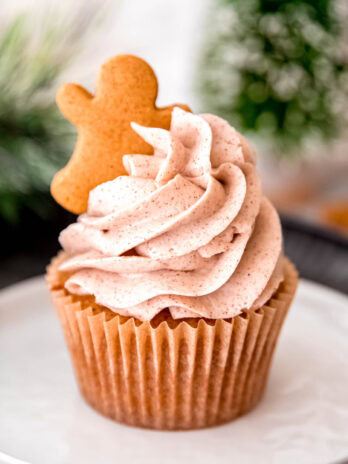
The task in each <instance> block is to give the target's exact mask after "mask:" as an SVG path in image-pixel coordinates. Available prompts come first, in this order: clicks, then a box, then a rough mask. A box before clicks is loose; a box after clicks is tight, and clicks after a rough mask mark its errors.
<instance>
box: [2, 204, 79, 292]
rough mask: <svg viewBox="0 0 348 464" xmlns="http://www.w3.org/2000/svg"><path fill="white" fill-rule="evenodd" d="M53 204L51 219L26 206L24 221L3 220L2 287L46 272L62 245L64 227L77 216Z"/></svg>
mask: <svg viewBox="0 0 348 464" xmlns="http://www.w3.org/2000/svg"><path fill="white" fill-rule="evenodd" d="M52 202H53V200H52ZM52 208H55V209H54V214H52V217H51V219H47V218H40V217H39V216H37V215H36V214H35V213H33V212H30V211H29V210H25V211H24V212H23V215H22V218H21V219H22V220H21V223H20V224H16V225H14V226H11V225H9V224H8V223H6V222H5V221H1V220H0V243H1V245H0V288H3V287H6V286H7V285H11V284H14V283H16V282H19V281H21V280H24V279H27V278H29V277H33V276H36V275H40V274H43V273H44V272H45V268H46V266H47V264H48V263H49V260H50V259H51V257H52V256H54V255H55V254H56V253H57V251H58V249H59V243H58V234H59V232H60V230H62V229H63V228H64V227H66V226H67V225H68V224H69V223H71V222H73V221H74V220H75V218H76V216H74V215H73V214H70V213H68V212H66V211H65V210H63V209H62V208H60V207H58V208H56V207H55V206H54V205H53V203H52Z"/></svg>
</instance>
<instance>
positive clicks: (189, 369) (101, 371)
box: [47, 254, 298, 430]
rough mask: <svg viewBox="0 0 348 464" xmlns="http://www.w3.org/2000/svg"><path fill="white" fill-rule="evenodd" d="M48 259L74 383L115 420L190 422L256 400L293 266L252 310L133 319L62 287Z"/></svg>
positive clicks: (203, 421)
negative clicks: (219, 316) (217, 316)
mask: <svg viewBox="0 0 348 464" xmlns="http://www.w3.org/2000/svg"><path fill="white" fill-rule="evenodd" d="M63 259H64V255H63V254H61V255H59V256H58V257H57V258H55V259H54V260H53V261H52V264H51V266H50V267H49V269H48V273H47V281H48V283H49V286H50V288H51V292H52V296H53V301H54V304H55V307H56V309H57V313H58V317H59V319H60V321H61V325H62V327H63V331H64V335H65V339H66V342H67V345H68V348H69V351H70V354H71V358H72V361H73V365H74V370H75V374H76V379H77V383H78V385H79V388H80V391H81V393H82V395H83V397H84V398H85V399H86V401H87V402H88V403H89V404H90V405H91V406H92V407H94V408H95V409H97V410H98V411H99V412H101V413H102V414H104V415H105V416H108V417H110V418H112V419H114V420H116V421H118V422H122V423H126V424H129V425H134V426H140V427H148V428H154V429H169V430H174V429H195V428H201V427H208V426H213V425H216V424H219V423H223V422H227V421H230V420H232V419H233V418H235V417H237V416H240V415H242V414H244V413H246V412H247V411H249V410H250V409H252V408H253V407H254V406H255V405H256V404H257V403H258V402H259V400H260V399H261V397H262V394H263V392H264V389H265V384H266V380H267V377H268V371H269V367H270V363H271V359H272V355H273V351H274V348H275V345H276V342H277V339H278V335H279V332H280V329H281V326H282V323H283V321H284V318H285V316H286V313H287V311H288V308H289V306H290V303H291V301H292V299H293V297H294V294H295V291H296V286H297V280H298V278H297V273H296V270H295V268H294V266H293V265H292V264H291V263H290V262H289V261H288V260H286V261H285V280H284V282H283V283H282V284H281V285H280V287H279V289H278V291H277V292H276V294H275V295H274V296H273V297H272V298H271V299H270V300H269V301H268V303H267V304H266V305H264V306H263V307H262V308H260V309H258V310H253V311H248V312H245V313H243V314H241V315H239V316H236V317H234V318H232V319H229V320H208V319H202V318H201V319H185V320H173V319H172V318H171V317H170V316H169V314H165V313H164V314H163V315H162V316H161V317H160V318H158V319H155V320H154V321H151V322H150V321H146V322H141V321H139V320H135V319H134V318H131V317H128V318H126V317H122V316H119V315H117V314H115V313H112V312H111V311H109V310H108V309H106V308H102V307H100V306H98V305H96V304H95V303H94V300H93V298H91V297H78V296H74V295H71V294H69V293H68V292H67V291H66V290H65V289H64V288H63V282H64V280H65V278H66V276H65V277H64V275H62V273H60V272H58V271H57V268H58V265H59V263H60V262H61V261H62V260H63Z"/></svg>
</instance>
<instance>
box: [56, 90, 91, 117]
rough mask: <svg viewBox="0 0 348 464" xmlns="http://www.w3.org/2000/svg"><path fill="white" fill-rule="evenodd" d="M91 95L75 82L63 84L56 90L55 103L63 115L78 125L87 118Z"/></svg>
mask: <svg viewBox="0 0 348 464" xmlns="http://www.w3.org/2000/svg"><path fill="white" fill-rule="evenodd" d="M92 98H93V95H91V94H90V93H89V92H88V91H87V90H86V89H84V88H83V87H81V86H80V85H76V84H64V85H62V86H61V87H60V88H59V90H58V92H57V105H58V107H59V109H60V111H61V112H62V113H63V114H64V116H65V117H66V118H67V119H69V121H71V122H72V123H73V124H75V125H76V126H79V125H81V124H83V123H84V122H86V121H87V120H88V119H89V115H90V111H89V110H90V106H91V101H92Z"/></svg>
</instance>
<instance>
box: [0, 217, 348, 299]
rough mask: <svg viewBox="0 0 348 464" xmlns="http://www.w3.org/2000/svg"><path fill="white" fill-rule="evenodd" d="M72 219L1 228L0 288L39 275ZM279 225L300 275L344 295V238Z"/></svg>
mask: <svg viewBox="0 0 348 464" xmlns="http://www.w3.org/2000/svg"><path fill="white" fill-rule="evenodd" d="M74 218H75V216H74V215H72V214H68V213H66V212H65V211H63V210H62V211H61V216H60V218H59V221H58V223H57V222H55V223H50V222H47V221H44V220H41V219H38V218H36V219H35V221H32V222H30V221H29V222H28V221H26V223H25V225H23V227H22V228H20V229H19V230H18V228H16V229H14V230H11V229H10V228H8V227H7V229H6V228H4V227H2V228H1V229H0V230H1V237H2V238H3V239H2V240H1V243H2V249H1V250H0V259H1V266H0V288H3V287H6V286H7V285H11V284H14V283H16V282H19V281H21V280H23V279H27V278H29V277H33V276H36V275H40V274H43V273H44V272H45V268H46V266H47V264H48V263H49V261H50V259H51V258H52V256H54V255H55V254H56V253H57V251H58V249H59V244H58V240H57V238H58V234H59V231H60V230H61V229H62V228H64V227H65V226H66V225H67V224H69V223H70V222H72V221H74V220H75V219H74ZM27 219H29V218H27ZM28 224H30V226H29V225H28ZM282 224H283V231H284V244H285V253H286V255H287V256H289V257H290V259H291V260H292V261H293V262H294V263H295V264H296V267H297V269H298V271H299V273H300V275H301V277H303V278H305V279H310V280H313V281H315V282H319V283H321V284H324V285H327V286H329V287H331V288H334V289H336V290H339V291H341V292H344V293H346V294H348V239H347V238H345V237H344V236H341V235H339V234H337V233H335V232H332V231H331V230H326V229H322V228H319V227H316V226H313V225H311V224H309V223H306V222H301V221H299V220H297V219H291V218H288V217H283V218H282Z"/></svg>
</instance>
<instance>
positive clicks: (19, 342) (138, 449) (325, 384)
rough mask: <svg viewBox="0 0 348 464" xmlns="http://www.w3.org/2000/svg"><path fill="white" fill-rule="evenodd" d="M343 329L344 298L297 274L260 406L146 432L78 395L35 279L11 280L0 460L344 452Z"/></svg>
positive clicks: (202, 459)
mask: <svg viewBox="0 0 348 464" xmlns="http://www.w3.org/2000/svg"><path fill="white" fill-rule="evenodd" d="M347 334H348V298H346V297H345V296H343V295H341V294H339V293H337V292H334V291H332V290H329V289H327V288H325V287H322V286H319V285H317V284H313V283H310V282H306V281H302V282H301V284H300V288H299V291H298V295H297V298H296V300H295V303H294V305H293V308H292V309H291V311H290V314H289V316H288V319H287V321H286V323H285V327H284V331H283V334H282V336H281V340H280V343H279V345H278V349H277V352H276V356H275V360H274V364H273V368H272V372H271V376H270V380H269V384H268V388H267V391H266V395H265V398H264V400H263V401H262V403H261V404H260V406H258V407H257V408H256V409H255V410H254V411H253V412H251V413H250V414H248V415H246V416H245V417H242V418H240V419H238V420H236V421H235V422H232V423H231V424H227V425H224V426H220V427H216V428H212V429H206V430H201V431H191V432H153V431H148V430H142V429H136V428H130V427H126V426H123V425H119V424H117V423H115V422H112V421H110V420H108V419H106V418H104V417H102V416H100V415H99V414H97V413H96V412H94V411H93V410H92V409H91V408H90V407H89V406H87V405H86V404H85V403H84V402H83V400H82V399H81V398H80V396H79V394H78V391H77V388H76V385H75V382H74V378H73V373H72V369H71V366H70V361H69V358H68V354H67V350H66V348H65V344H64V341H63V337H62V334H61V330H60V327H59V324H58V321H57V319H56V315H55V313H54V310H53V308H52V306H51V304H50V301H49V296H48V293H47V290H46V288H45V284H44V281H43V278H36V279H32V280H29V281H26V282H24V283H20V284H18V285H15V286H13V287H10V288H8V289H6V290H4V291H2V292H1V293H0V450H1V451H2V452H3V454H2V455H1V453H0V462H2V463H19V462H22V461H24V462H26V463H27V462H28V463H30V464H46V463H47V464H63V463H64V464H90V463H93V464H110V463H116V462H117V463H138V462H139V463H140V462H141V463H145V464H146V463H151V464H156V463H163V462H164V463H173V464H174V463H178V462H180V463H190V464H195V463H199V464H203V463H209V464H212V463H231V462H235V463H238V464H243V463H256V462H257V463H258V464H260V463H267V464H268V463H274V464H288V463H289V464H290V463H291V464H293V463H296V464H302V463H306V464H310V463H313V464H314V463H315V464H318V463H319V464H320V463H331V462H334V461H335V460H337V459H340V458H343V457H344V456H347V455H348V337H347ZM7 455H9V456H13V457H16V458H17V459H20V460H22V461H18V460H17V459H12V460H11V458H9V457H7Z"/></svg>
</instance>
